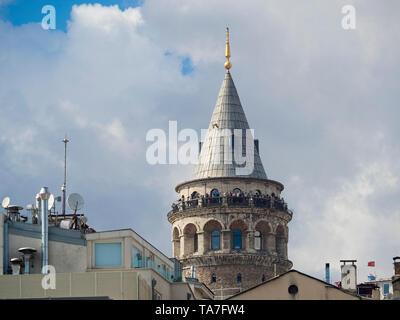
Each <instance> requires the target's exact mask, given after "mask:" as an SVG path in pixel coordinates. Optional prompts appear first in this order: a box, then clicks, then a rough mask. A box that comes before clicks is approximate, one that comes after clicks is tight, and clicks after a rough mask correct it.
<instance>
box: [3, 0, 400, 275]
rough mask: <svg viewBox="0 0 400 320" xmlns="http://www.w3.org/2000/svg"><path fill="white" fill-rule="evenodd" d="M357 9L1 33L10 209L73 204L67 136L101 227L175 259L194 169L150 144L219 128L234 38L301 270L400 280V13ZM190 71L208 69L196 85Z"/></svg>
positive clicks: (373, 5) (169, 12) (193, 13)
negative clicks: (220, 96)
mask: <svg viewBox="0 0 400 320" xmlns="http://www.w3.org/2000/svg"><path fill="white" fill-rule="evenodd" d="M347 2H349V1H339V0H338V1H329V3H325V2H324V3H321V2H320V1H309V0H303V1H300V0H299V1H296V3H294V2H293V1H292V0H290V1H288V0H282V1H272V0H270V1H265V0H259V1H252V2H251V4H250V3H247V2H243V1H242V2H239V1H236V2H232V1H228V0H221V1H211V0H205V1H192V0H168V1H164V0H157V1H156V0H147V1H145V3H144V6H143V8H136V9H131V8H128V9H126V10H123V11H122V10H120V9H119V8H118V7H116V6H111V7H105V6H100V5H79V6H74V7H73V10H72V13H71V21H70V23H69V25H68V29H67V32H66V33H64V32H61V31H57V30H56V31H55V32H47V31H44V30H43V29H42V28H41V27H40V24H27V25H23V26H20V27H14V26H12V25H11V24H10V23H7V22H4V21H0V38H1V39H2V41H1V42H0V70H1V74H2V77H0V112H1V117H0V136H1V138H0V161H1V163H2V165H1V166H0V173H1V176H2V180H3V182H4V183H2V184H1V185H0V190H1V193H2V194H4V195H7V194H9V192H15V198H16V199H20V200H19V201H20V202H21V204H22V203H24V202H30V197H33V195H34V194H36V193H37V191H38V190H39V189H40V187H41V186H42V185H43V184H44V183H45V184H47V185H48V186H49V187H50V190H57V191H54V192H58V190H59V189H60V186H61V184H62V173H63V172H62V165H63V161H62V160H63V145H62V143H61V141H60V140H61V139H62V138H63V137H64V134H65V133H67V134H68V137H69V138H70V140H71V143H70V144H69V145H68V152H69V156H68V179H69V180H68V183H69V184H68V188H69V190H70V191H71V192H72V191H74V192H80V193H82V194H83V195H84V196H85V203H87V208H86V210H87V211H86V212H87V214H88V215H89V222H90V223H94V224H95V225H94V226H95V227H97V228H98V229H115V228H125V227H132V228H134V229H135V230H136V231H138V232H139V233H141V234H143V235H144V236H145V237H147V238H149V240H151V242H152V243H154V244H155V245H157V246H159V247H160V248H161V249H162V250H163V251H165V252H166V253H168V252H170V251H171V246H170V243H169V237H170V230H169V227H168V223H166V213H167V212H168V211H169V209H170V207H169V205H168V204H169V202H170V201H172V200H174V198H175V194H174V187H175V185H176V184H177V183H179V182H182V181H186V180H188V179H190V177H191V169H190V168H188V167H183V166H176V167H171V166H157V167H154V166H150V165H148V164H147V163H146V160H145V150H146V147H147V145H146V142H145V136H146V132H147V130H148V129H151V128H162V129H165V130H167V126H168V120H178V126H179V128H190V127H192V128H195V129H200V128H205V127H207V125H208V123H209V120H210V117H211V113H212V108H213V106H214V104H215V101H216V98H217V93H218V90H219V86H220V84H221V82H222V79H223V74H224V71H225V70H224V67H223V64H224V60H225V58H224V45H225V27H226V26H227V25H228V26H229V27H230V31H231V50H232V58H231V61H232V64H233V68H232V70H231V73H232V75H233V78H234V81H235V83H236V86H237V89H238V92H239V95H240V97H241V101H242V104H243V106H244V109H245V112H246V115H247V118H248V120H249V122H250V126H251V127H254V128H255V133H256V136H257V138H259V139H260V151H261V157H262V160H263V164H264V167H265V168H266V171H267V174H268V176H269V177H270V178H271V179H274V180H279V181H281V182H283V183H284V184H285V187H286V188H285V190H284V194H283V196H284V197H285V199H286V200H287V201H288V202H289V205H290V207H291V208H293V209H294V211H295V215H294V219H293V221H292V222H291V223H290V225H289V228H290V235H291V238H290V241H289V246H290V250H289V256H290V258H291V259H292V260H293V261H294V263H295V267H298V268H299V269H300V270H302V271H304V272H308V273H311V274H313V275H321V274H322V273H323V267H324V263H325V261H326V260H329V261H330V262H331V263H332V265H333V264H336V265H337V266H338V265H339V261H338V259H340V258H346V257H347V258H348V257H349V256H350V258H351V257H356V258H358V259H359V260H360V263H361V264H364V261H367V260H369V259H370V260H372V259H373V258H374V257H376V260H377V265H381V266H382V269H380V270H379V272H381V273H382V274H385V275H390V274H391V272H392V269H391V268H392V266H391V261H390V260H391V257H392V256H394V255H398V252H396V250H398V246H397V247H396V245H397V244H398V241H399V239H398V237H397V234H396V233H395V232H396V230H397V229H396V228H398V227H399V225H398V221H399V220H400V219H399V210H398V208H397V207H398V206H397V204H398V196H399V193H400V192H399V191H400V188H399V183H398V180H397V177H398V176H399V172H400V170H399V167H398V165H397V159H398V158H399V155H400V150H399V147H398V140H399V138H400V131H399V126H398V123H397V122H398V119H399V111H398V101H399V92H400V91H399V90H398V83H399V81H398V78H399V74H400V67H399V66H400V64H399V63H398V57H399V56H400V52H399V51H400V50H399V46H398V43H400V42H399V41H396V39H398V37H399V34H398V32H396V30H397V29H398V28H397V27H398V19H397V16H396V14H395V12H398V10H399V9H400V8H399V6H400V4H399V3H398V2H395V1H392V2H390V3H389V4H387V5H385V6H383V5H381V4H380V3H377V2H376V1H363V2H362V3H361V2H360V3H359V1H350V2H349V3H347ZM351 3H354V4H355V5H356V9H357V29H356V30H355V31H344V30H343V29H341V24H340V22H341V18H342V15H341V7H342V6H343V5H344V4H351ZM166 52H171V53H172V54H171V55H165V53H166ZM183 56H189V57H190V58H191V59H192V61H193V63H194V64H195V72H194V73H193V74H191V75H190V76H186V77H185V76H182V74H181V73H180V69H181V59H180V58H181V57H183ZM22 183H23V186H24V187H23V188H21V184H22ZM12 190H15V191H12ZM110 203H111V204H112V206H111V207H110ZM111 211H113V212H111ZM110 214H112V215H113V219H110V218H109V216H110ZM160 219H165V220H164V221H163V223H162V224H161V225H160V231H159V232H158V233H157V235H154V232H153V230H154V225H155V224H157V225H158V223H159V221H160ZM152 237H156V238H155V240H154V241H152ZM348 255H349V256H348ZM345 256H346V257H345ZM360 272H364V271H361V269H360ZM362 280H365V279H362Z"/></svg>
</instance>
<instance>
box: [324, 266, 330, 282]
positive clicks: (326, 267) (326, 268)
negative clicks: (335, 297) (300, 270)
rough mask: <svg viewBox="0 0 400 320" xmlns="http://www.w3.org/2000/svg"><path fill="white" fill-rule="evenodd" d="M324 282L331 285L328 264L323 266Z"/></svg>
mask: <svg viewBox="0 0 400 320" xmlns="http://www.w3.org/2000/svg"><path fill="white" fill-rule="evenodd" d="M325 282H326V283H331V275H330V271H329V263H326V264H325Z"/></svg>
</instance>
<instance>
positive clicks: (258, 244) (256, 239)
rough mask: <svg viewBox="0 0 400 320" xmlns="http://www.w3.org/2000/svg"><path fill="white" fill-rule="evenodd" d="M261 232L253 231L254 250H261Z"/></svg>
mask: <svg viewBox="0 0 400 320" xmlns="http://www.w3.org/2000/svg"><path fill="white" fill-rule="evenodd" d="M261 243H262V241H261V232H260V231H255V232H254V249H256V250H261Z"/></svg>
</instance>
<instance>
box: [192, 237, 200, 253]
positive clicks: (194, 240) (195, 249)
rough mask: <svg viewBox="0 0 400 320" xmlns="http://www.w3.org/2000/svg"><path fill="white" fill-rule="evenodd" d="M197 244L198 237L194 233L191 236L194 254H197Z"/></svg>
mask: <svg viewBox="0 0 400 320" xmlns="http://www.w3.org/2000/svg"><path fill="white" fill-rule="evenodd" d="M198 244H199V239H198V235H197V233H195V234H194V236H193V251H194V252H197V250H198Z"/></svg>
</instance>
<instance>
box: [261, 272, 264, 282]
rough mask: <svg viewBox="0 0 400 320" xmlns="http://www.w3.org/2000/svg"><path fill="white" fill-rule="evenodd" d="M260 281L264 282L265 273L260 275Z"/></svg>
mask: <svg viewBox="0 0 400 320" xmlns="http://www.w3.org/2000/svg"><path fill="white" fill-rule="evenodd" d="M261 281H262V282H264V281H265V275H264V274H263V275H262V278H261Z"/></svg>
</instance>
